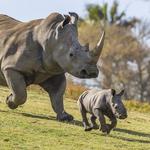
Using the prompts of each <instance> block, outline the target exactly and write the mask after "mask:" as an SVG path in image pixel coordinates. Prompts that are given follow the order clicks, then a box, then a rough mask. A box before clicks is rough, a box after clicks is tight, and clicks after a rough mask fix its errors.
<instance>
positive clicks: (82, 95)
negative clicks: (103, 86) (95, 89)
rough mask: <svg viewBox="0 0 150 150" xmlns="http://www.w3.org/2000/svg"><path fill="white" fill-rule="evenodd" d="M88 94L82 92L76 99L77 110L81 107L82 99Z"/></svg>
mask: <svg viewBox="0 0 150 150" xmlns="http://www.w3.org/2000/svg"><path fill="white" fill-rule="evenodd" d="M87 94H88V91H84V92H83V93H82V94H81V95H80V96H79V98H78V101H77V105H78V106H79V108H81V107H82V101H83V99H84V97H85V96H86V95H87Z"/></svg>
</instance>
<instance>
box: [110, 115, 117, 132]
mask: <svg viewBox="0 0 150 150" xmlns="http://www.w3.org/2000/svg"><path fill="white" fill-rule="evenodd" d="M110 121H111V124H110V130H112V129H113V128H115V127H116V125H117V119H116V117H115V116H114V117H112V118H110Z"/></svg>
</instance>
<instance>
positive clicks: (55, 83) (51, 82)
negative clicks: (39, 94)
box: [40, 74, 73, 121]
mask: <svg viewBox="0 0 150 150" xmlns="http://www.w3.org/2000/svg"><path fill="white" fill-rule="evenodd" d="M40 86H41V87H42V88H44V90H45V91H47V92H48V94H49V96H50V99H51V103H52V108H53V110H54V111H55V112H56V114H57V120H59V121H72V120H73V116H72V115H70V114H68V113H66V112H65V110H64V104H63V94H64V92H65V89H66V77H65V75H64V74H61V75H56V76H54V77H51V78H49V79H47V80H46V81H44V82H43V83H40Z"/></svg>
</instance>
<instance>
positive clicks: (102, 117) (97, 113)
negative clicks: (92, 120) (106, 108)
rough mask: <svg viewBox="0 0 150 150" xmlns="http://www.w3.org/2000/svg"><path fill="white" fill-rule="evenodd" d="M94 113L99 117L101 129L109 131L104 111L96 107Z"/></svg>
mask: <svg viewBox="0 0 150 150" xmlns="http://www.w3.org/2000/svg"><path fill="white" fill-rule="evenodd" d="M93 113H94V116H96V117H97V118H98V119H99V122H100V126H101V127H100V130H102V132H107V133H109V128H108V126H107V125H106V121H105V117H104V115H103V113H102V112H101V110H99V109H94V111H93Z"/></svg>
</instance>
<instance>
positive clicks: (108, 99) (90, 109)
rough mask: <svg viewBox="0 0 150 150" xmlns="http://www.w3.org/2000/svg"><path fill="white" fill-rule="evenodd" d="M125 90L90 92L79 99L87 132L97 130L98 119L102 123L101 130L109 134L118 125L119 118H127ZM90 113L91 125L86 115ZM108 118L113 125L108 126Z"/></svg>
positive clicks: (95, 90)
mask: <svg viewBox="0 0 150 150" xmlns="http://www.w3.org/2000/svg"><path fill="white" fill-rule="evenodd" d="M123 94H124V90H122V91H121V92H120V93H118V94H117V93H116V91H115V90H114V89H108V90H98V89H93V90H88V91H85V92H84V93H82V94H81V96H80V97H79V99H78V105H79V109H80V112H81V115H82V121H83V126H84V130H85V131H90V130H92V129H97V127H98V126H97V124H96V119H97V118H98V120H99V122H100V127H99V129H100V130H101V131H102V132H106V133H107V134H109V133H110V131H111V130H112V129H113V128H114V127H115V126H116V125H117V118H119V119H125V118H127V111H126V108H125V106H124V104H123V103H122V96H123ZM87 113H90V114H91V117H90V120H91V125H90V124H89V122H88V119H87V116H86V114H87ZM104 116H107V117H108V118H109V119H110V121H111V124H106V121H105V117H104Z"/></svg>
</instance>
